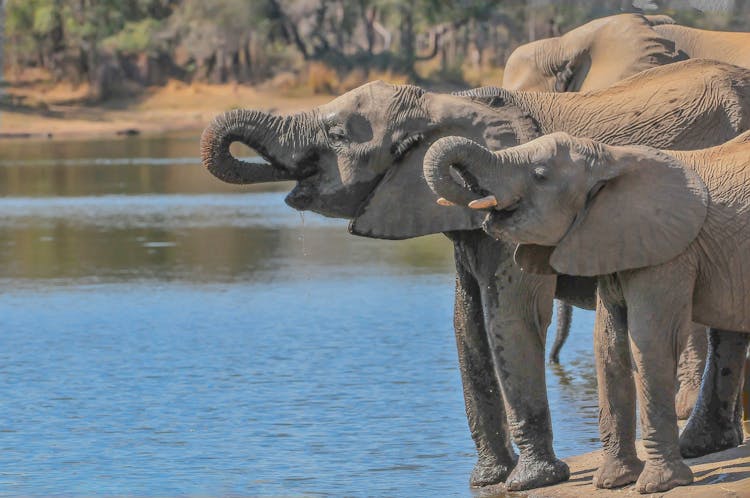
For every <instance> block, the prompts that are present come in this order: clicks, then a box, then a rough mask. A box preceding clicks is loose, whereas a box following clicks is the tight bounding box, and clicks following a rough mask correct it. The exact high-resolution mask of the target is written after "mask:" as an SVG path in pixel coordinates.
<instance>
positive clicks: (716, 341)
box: [680, 329, 750, 458]
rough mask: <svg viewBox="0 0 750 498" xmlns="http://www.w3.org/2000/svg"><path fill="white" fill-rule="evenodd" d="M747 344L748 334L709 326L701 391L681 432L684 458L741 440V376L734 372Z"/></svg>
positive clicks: (738, 369)
mask: <svg viewBox="0 0 750 498" xmlns="http://www.w3.org/2000/svg"><path fill="white" fill-rule="evenodd" d="M748 343H750V335H748V334H742V333H737V332H732V331H729V330H719V329H710V331H709V334H708V351H709V353H708V356H707V358H708V360H707V361H706V370H705V372H704V373H703V383H702V385H701V392H700V394H699V396H698V401H697V402H696V404H695V407H694V408H693V413H692V414H691V415H690V418H689V419H688V422H687V425H685V429H684V430H683V431H682V433H681V434H680V453H681V454H682V456H683V457H685V458H695V457H699V456H703V455H707V454H709V453H714V452H717V451H721V450H725V449H727V448H734V447H735V446H739V445H740V444H741V443H742V440H743V432H742V419H741V413H742V410H741V409H740V406H741V404H740V397H741V396H742V392H741V390H742V376H741V375H736V373H737V372H742V369H743V368H744V364H745V358H746V355H747V349H748ZM706 393H708V394H706ZM722 399H724V400H734V402H731V403H730V402H728V401H723V402H722V401H721V400H722ZM738 405H740V406H738Z"/></svg>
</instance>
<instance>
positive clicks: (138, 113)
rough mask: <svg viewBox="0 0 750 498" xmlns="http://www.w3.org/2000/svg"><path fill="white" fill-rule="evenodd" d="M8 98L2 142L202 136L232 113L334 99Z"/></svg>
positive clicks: (165, 90)
mask: <svg viewBox="0 0 750 498" xmlns="http://www.w3.org/2000/svg"><path fill="white" fill-rule="evenodd" d="M4 93H5V95H7V96H9V97H10V101H11V103H6V104H2V105H0V141H7V140H81V139H90V138H117V137H122V138H125V137H128V136H135V135H159V134H165V133H171V132H195V133H196V135H199V134H200V132H201V131H202V130H203V129H204V128H205V126H206V125H207V124H208V123H209V122H210V121H211V119H212V118H213V117H214V116H216V115H217V114H220V113H221V112H224V111H227V110H230V109H233V108H238V107H241V108H250V109H258V110H262V111H266V112H277V113H282V114H286V113H292V112H297V111H302V110H306V109H309V108H311V107H313V106H318V105H321V104H324V103H326V102H329V101H330V100H332V99H333V98H335V97H334V96H332V95H309V96H300V97H295V96H285V95H280V94H279V93H278V92H272V91H269V90H266V89H258V88H255V87H250V86H241V85H199V84H196V85H185V84H181V83H178V82H173V83H170V84H168V85H166V86H164V87H155V88H150V89H147V90H146V91H145V92H144V93H143V94H142V95H138V96H137V97H132V98H127V99H119V100H113V101H108V102H104V103H102V104H100V105H87V104H84V103H71V100H74V99H72V98H71V96H73V95H75V93H74V90H73V89H62V90H61V89H60V88H59V87H51V88H44V87H38V88H37V87H31V88H23V87H21V86H18V87H6V88H5V92H4ZM6 100H7V99H6ZM13 102H21V104H18V103H13Z"/></svg>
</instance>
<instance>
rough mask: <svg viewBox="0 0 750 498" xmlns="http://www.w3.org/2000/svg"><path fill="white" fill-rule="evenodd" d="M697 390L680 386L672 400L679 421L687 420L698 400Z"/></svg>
mask: <svg viewBox="0 0 750 498" xmlns="http://www.w3.org/2000/svg"><path fill="white" fill-rule="evenodd" d="M698 392H699V388H695V387H687V386H680V390H679V391H677V396H675V399H674V407H675V411H676V412H677V418H678V419H679V420H687V419H688V418H689V417H690V414H691V413H692V411H693V406H695V402H696V401H697V400H698Z"/></svg>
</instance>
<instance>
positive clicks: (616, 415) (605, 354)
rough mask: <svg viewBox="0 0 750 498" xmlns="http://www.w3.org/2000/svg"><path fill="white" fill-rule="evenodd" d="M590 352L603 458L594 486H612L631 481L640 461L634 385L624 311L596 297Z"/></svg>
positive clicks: (636, 476)
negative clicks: (594, 364)
mask: <svg viewBox="0 0 750 498" xmlns="http://www.w3.org/2000/svg"><path fill="white" fill-rule="evenodd" d="M594 355H595V358H596V377H597V384H598V387H599V435H600V437H601V440H602V456H603V460H602V463H601V465H600V466H599V469H597V471H596V474H594V485H595V486H596V487H597V488H616V487H619V486H624V485H626V484H629V483H631V482H635V481H636V479H638V475H640V473H641V470H642V469H643V462H641V461H640V460H639V459H638V456H637V455H636V451H635V398H636V393H635V384H634V383H633V374H632V368H631V364H630V346H629V345H628V328H627V320H626V311H625V308H624V307H623V306H619V305H613V304H612V305H608V306H605V305H604V303H603V302H602V300H601V298H597V303H596V321H595V322H594Z"/></svg>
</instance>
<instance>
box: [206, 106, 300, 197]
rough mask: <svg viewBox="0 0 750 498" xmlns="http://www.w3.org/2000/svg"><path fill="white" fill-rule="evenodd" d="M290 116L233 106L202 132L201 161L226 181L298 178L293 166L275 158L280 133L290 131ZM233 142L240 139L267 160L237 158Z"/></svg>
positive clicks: (266, 180) (265, 180)
mask: <svg viewBox="0 0 750 498" xmlns="http://www.w3.org/2000/svg"><path fill="white" fill-rule="evenodd" d="M293 119H294V118H293V117H291V116H290V117H280V116H272V115H270V114H266V113H264V112H260V111H250V110H246V109H235V110H232V111H228V112H225V113H224V114H221V115H219V116H217V117H216V118H214V120H213V121H212V122H211V124H209V125H208V127H206V129H205V130H204V131H203V135H202V136H201V159H202V161H203V165H204V166H205V167H206V168H207V169H208V170H209V171H210V172H211V174H212V175H214V176H215V177H216V178H218V179H219V180H222V181H224V182H227V183H238V184H248V183H262V182H278V181H284V180H295V179H298V177H299V175H297V173H296V171H295V169H294V168H292V167H289V166H287V165H285V164H282V163H281V161H279V160H278V159H277V157H278V156H277V154H278V152H277V151H278V149H279V147H280V143H279V141H280V136H279V135H280V134H282V133H289V132H290V126H291V125H292V123H293ZM291 132H292V133H294V131H291ZM233 142H241V143H243V144H245V145H247V146H248V147H251V148H252V149H254V150H255V151H257V152H258V153H259V154H260V155H261V156H263V158H264V159H266V160H268V161H269V162H270V164H263V163H251V162H247V161H243V160H241V159H237V158H236V157H234V156H232V154H231V152H230V151H229V146H230V145H231V144H232V143H233ZM290 152H291V151H290Z"/></svg>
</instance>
